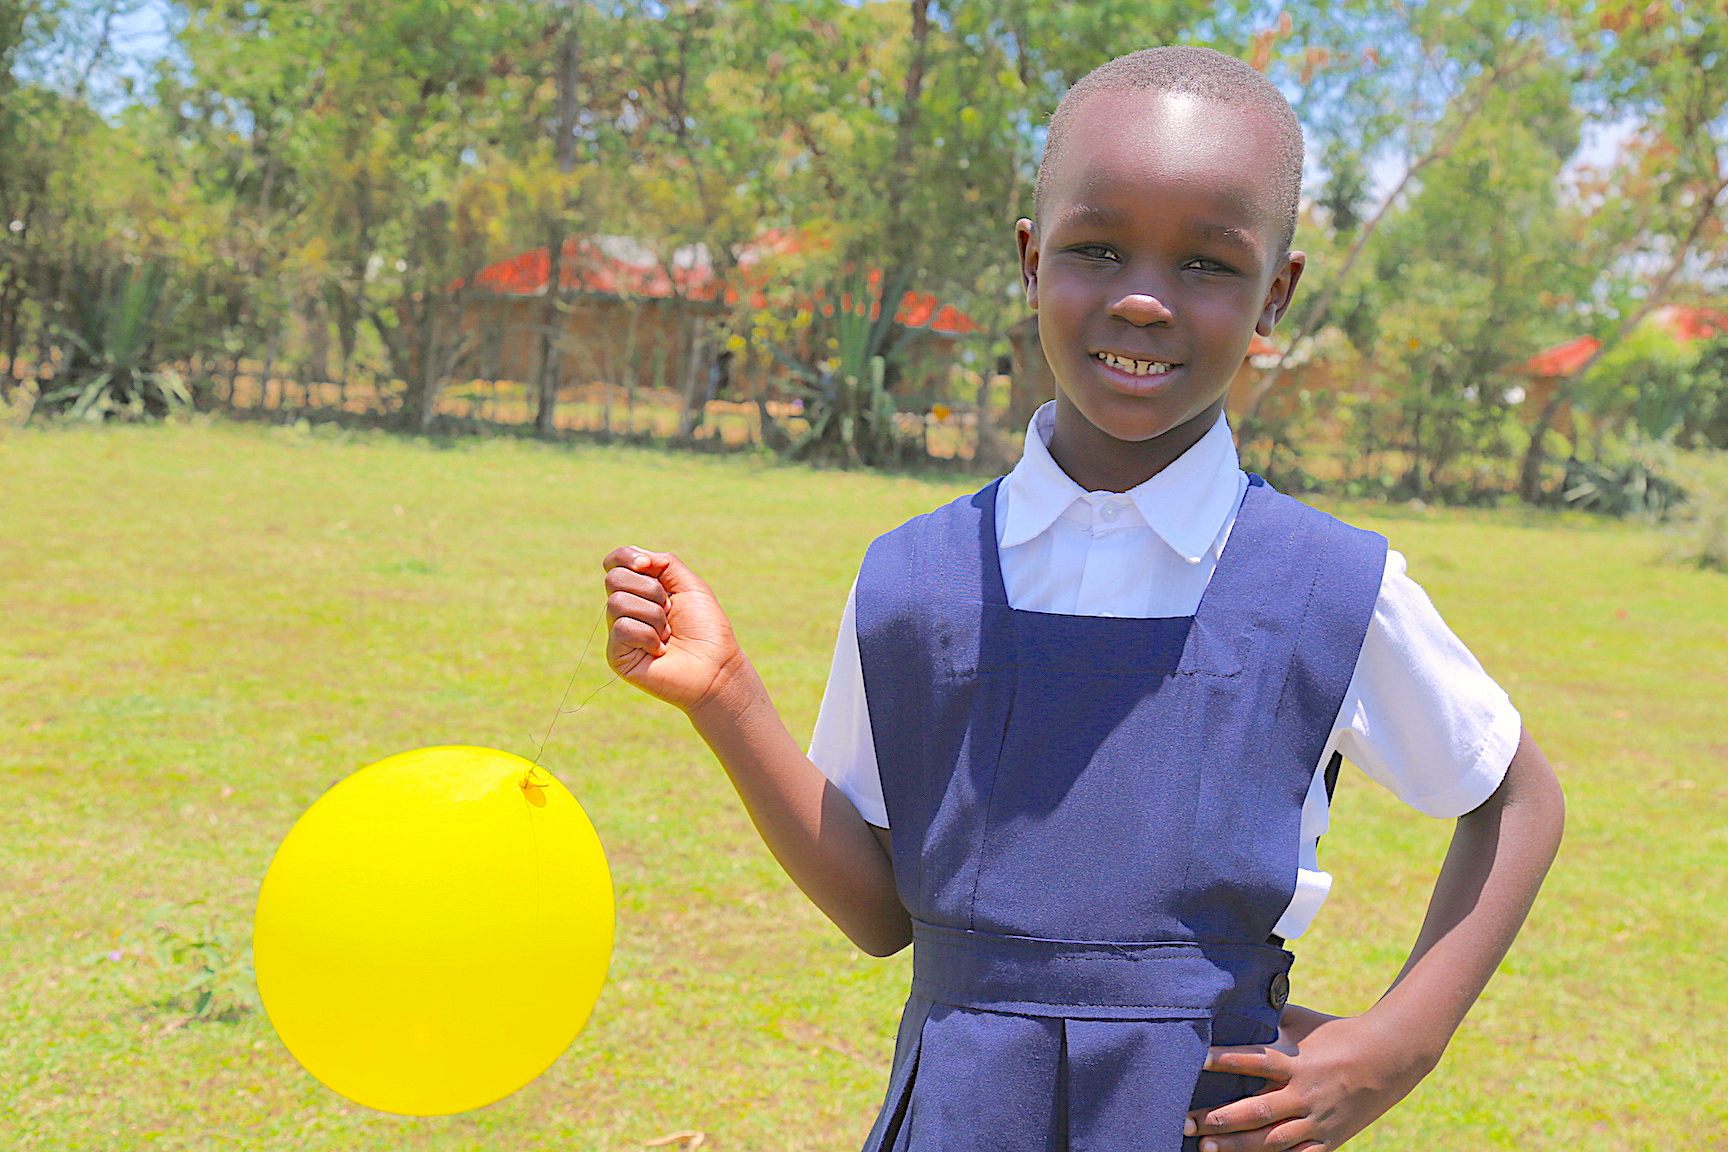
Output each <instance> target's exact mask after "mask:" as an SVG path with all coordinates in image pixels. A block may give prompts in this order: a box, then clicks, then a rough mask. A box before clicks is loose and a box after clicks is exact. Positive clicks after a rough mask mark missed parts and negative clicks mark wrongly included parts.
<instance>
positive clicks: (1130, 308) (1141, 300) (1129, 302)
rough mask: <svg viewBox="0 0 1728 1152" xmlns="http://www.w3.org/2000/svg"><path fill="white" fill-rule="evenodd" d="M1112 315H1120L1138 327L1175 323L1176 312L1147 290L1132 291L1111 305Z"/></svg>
mask: <svg viewBox="0 0 1728 1152" xmlns="http://www.w3.org/2000/svg"><path fill="white" fill-rule="evenodd" d="M1110 315H1112V316H1116V317H1119V318H1121V319H1123V320H1126V321H1128V323H1130V324H1132V325H1134V326H1135V327H1136V328H1147V327H1150V326H1151V325H1153V324H1164V325H1169V324H1173V323H1175V321H1176V315H1175V313H1173V312H1171V311H1170V309H1168V308H1166V307H1165V306H1164V301H1162V300H1160V299H1158V297H1156V296H1152V295H1149V294H1147V293H1145V292H1130V293H1129V294H1128V295H1126V296H1124V297H1122V299H1120V300H1118V301H1116V303H1114V304H1112V305H1111V306H1110Z"/></svg>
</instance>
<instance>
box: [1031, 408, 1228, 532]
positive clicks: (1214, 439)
mask: <svg viewBox="0 0 1728 1152" xmlns="http://www.w3.org/2000/svg"><path fill="white" fill-rule="evenodd" d="M1055 417H1056V405H1055V403H1054V402H1050V403H1046V404H1045V405H1043V406H1042V407H1041V408H1039V409H1038V411H1037V412H1035V413H1033V414H1032V422H1031V423H1030V424H1029V425H1027V428H1026V447H1025V450H1024V452H1023V453H1022V454H1021V457H1020V462H1019V463H1018V464H1016V465H1015V466H1014V468H1013V470H1012V471H1011V472H1009V473H1008V476H1007V478H1006V479H1005V480H1003V482H1002V483H1003V486H1004V488H1005V489H1006V490H1007V493H1008V508H1007V515H1006V517H1005V520H1004V523H1003V526H1002V539H1001V541H1000V543H1001V546H1002V547H1004V548H1012V547H1014V546H1015V545H1017V544H1024V543H1026V541H1028V540H1031V539H1032V538H1034V537H1035V536H1038V535H1040V534H1042V533H1044V532H1046V531H1048V530H1049V528H1050V526H1051V525H1052V524H1054V523H1055V522H1056V521H1057V519H1058V518H1060V517H1061V515H1062V514H1063V513H1064V512H1066V511H1067V510H1068V509H1069V508H1070V507H1072V506H1073V504H1074V502H1075V501H1076V500H1088V501H1089V500H1092V499H1094V498H1097V499H1105V498H1108V497H1115V496H1118V494H1117V493H1114V492H1110V493H1096V494H1091V493H1088V492H1087V491H1086V490H1085V489H1083V488H1081V487H1080V485H1078V484H1076V483H1075V482H1074V481H1073V479H1072V478H1071V477H1069V475H1068V474H1067V473H1066V472H1064V471H1062V468H1061V466H1060V465H1059V464H1057V463H1056V460H1055V458H1054V457H1053V456H1051V455H1050V448H1049V442H1050V434H1051V432H1052V431H1053V430H1054V428H1055ZM1242 479H1243V477H1242V469H1241V465H1240V463H1239V462H1238V460H1237V457H1236V444H1235V442H1234V441H1233V440H1232V439H1231V436H1230V425H1229V424H1228V423H1227V422H1226V421H1225V419H1224V416H1223V414H1222V413H1220V414H1219V416H1218V422H1217V423H1216V424H1214V425H1212V427H1211V428H1209V429H1208V430H1207V432H1206V435H1204V436H1202V437H1201V438H1200V439H1199V441H1198V442H1197V443H1195V445H1194V446H1193V447H1192V448H1190V449H1188V451H1186V452H1184V453H1183V454H1182V455H1181V456H1179V457H1177V458H1176V459H1175V460H1174V461H1172V462H1171V464H1170V465H1169V466H1168V467H1167V468H1165V469H1164V470H1163V471H1162V472H1160V473H1158V474H1157V475H1156V476H1154V477H1152V478H1151V479H1150V480H1148V481H1146V482H1145V483H1144V484H1140V485H1137V486H1136V487H1134V488H1130V489H1129V490H1128V491H1127V492H1126V493H1122V494H1121V495H1126V496H1127V497H1128V498H1129V499H1130V500H1132V501H1133V502H1134V506H1135V507H1136V508H1137V509H1139V511H1140V515H1141V516H1143V517H1145V519H1146V523H1147V524H1148V525H1150V526H1151V528H1152V530H1153V531H1154V532H1156V533H1157V534H1158V536H1159V538H1160V539H1162V540H1163V541H1164V542H1165V543H1166V544H1168V545H1169V546H1170V547H1171V548H1172V549H1173V550H1174V551H1175V552H1176V554H1177V555H1179V556H1181V557H1182V558H1183V559H1184V560H1186V561H1188V563H1190V564H1198V563H1199V562H1200V561H1201V560H1203V559H1204V558H1205V556H1206V553H1207V551H1208V550H1210V549H1211V548H1212V546H1213V544H1214V543H1216V541H1217V540H1218V537H1219V536H1220V535H1221V534H1222V533H1223V530H1224V523H1225V521H1226V520H1228V519H1229V517H1230V513H1231V512H1232V511H1234V510H1235V507H1236V502H1237V500H1238V499H1239V498H1240V496H1241V484H1242Z"/></svg>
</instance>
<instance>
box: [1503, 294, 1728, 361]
mask: <svg viewBox="0 0 1728 1152" xmlns="http://www.w3.org/2000/svg"><path fill="white" fill-rule="evenodd" d="M1648 322H1649V323H1651V324H1654V325H1656V326H1657V327H1658V328H1660V329H1662V330H1663V331H1664V332H1667V333H1668V334H1669V335H1671V336H1673V337H1674V338H1675V339H1676V340H1679V341H1681V342H1682V343H1687V344H1690V343H1691V342H1692V341H1694V340H1709V339H1711V338H1712V337H1714V336H1717V335H1728V312H1723V311H1721V310H1720V309H1716V308H1695V307H1693V306H1691V305H1688V304H1668V305H1664V306H1663V307H1661V308H1657V309H1656V310H1655V311H1653V312H1651V313H1650V316H1649V318H1648ZM1600 347H1602V342H1601V341H1600V340H1598V339H1596V337H1594V336H1575V337H1573V338H1572V339H1570V340H1568V341H1566V342H1565V343H1564V344H1556V345H1554V347H1552V348H1544V349H1543V350H1542V351H1540V352H1538V353H1536V355H1534V356H1532V357H1530V359H1528V360H1526V361H1525V362H1524V371H1526V372H1528V373H1529V374H1530V375H1532V376H1570V375H1572V373H1574V372H1576V371H1578V369H1580V368H1582V367H1584V365H1585V363H1587V362H1588V361H1589V359H1590V357H1592V356H1594V355H1596V350H1597V349H1598V348H1600Z"/></svg>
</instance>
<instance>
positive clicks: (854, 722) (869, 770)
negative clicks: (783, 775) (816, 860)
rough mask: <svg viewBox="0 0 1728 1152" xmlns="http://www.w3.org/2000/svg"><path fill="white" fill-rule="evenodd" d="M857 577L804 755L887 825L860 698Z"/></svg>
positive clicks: (867, 814) (872, 818) (863, 811)
mask: <svg viewBox="0 0 1728 1152" xmlns="http://www.w3.org/2000/svg"><path fill="white" fill-rule="evenodd" d="M857 591H858V584H857V581H853V584H852V590H851V591H849V592H847V593H846V609H845V611H844V612H842V613H841V615H840V634H839V635H838V636H836V637H835V638H834V662H833V663H832V664H830V665H829V668H828V687H827V688H826V689H824V690H823V692H822V707H821V709H819V710H818V711H817V713H816V728H815V731H813V732H812V733H811V734H810V752H809V756H810V761H811V763H813V764H815V765H816V767H817V768H819V769H820V770H821V772H822V775H824V776H826V777H828V779H829V781H830V782H831V783H832V784H833V785H834V787H836V788H838V789H840V791H841V792H842V793H844V794H845V796H846V798H847V799H848V800H850V801H852V804H853V806H854V807H856V808H857V809H858V814H859V815H860V816H862V817H864V819H865V820H868V821H869V822H870V823H872V824H874V825H876V827H878V828H886V827H888V805H887V804H886V803H885V802H884V801H883V799H882V776H881V774H880V773H879V772H877V770H876V741H875V740H874V739H873V738H872V735H871V732H870V707H869V704H868V702H867V701H866V700H865V698H864V662H863V660H862V659H861V658H860V657H859V655H858V627H857V615H856V609H855V608H854V607H853V599H854V597H855V596H856V594H857Z"/></svg>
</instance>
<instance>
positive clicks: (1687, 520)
mask: <svg viewBox="0 0 1728 1152" xmlns="http://www.w3.org/2000/svg"><path fill="white" fill-rule="evenodd" d="M1666 472H1667V474H1668V476H1669V477H1670V478H1671V480H1672V481H1673V482H1675V483H1678V484H1681V485H1684V486H1685V489H1686V502H1685V503H1684V504H1682V505H1681V506H1680V507H1679V509H1677V510H1676V511H1675V513H1674V515H1673V517H1672V519H1671V522H1670V527H1671V528H1672V530H1673V532H1674V536H1675V545H1674V548H1673V554H1674V556H1675V557H1676V558H1677V559H1679V560H1681V561H1682V562H1684V563H1688V564H1693V565H1696V566H1697V567H1699V568H1714V569H1715V570H1716V571H1718V572H1728V452H1725V451H1722V450H1720V449H1715V450H1710V451H1698V452H1674V453H1672V454H1671V455H1670V457H1669V459H1668V461H1667V468H1666Z"/></svg>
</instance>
